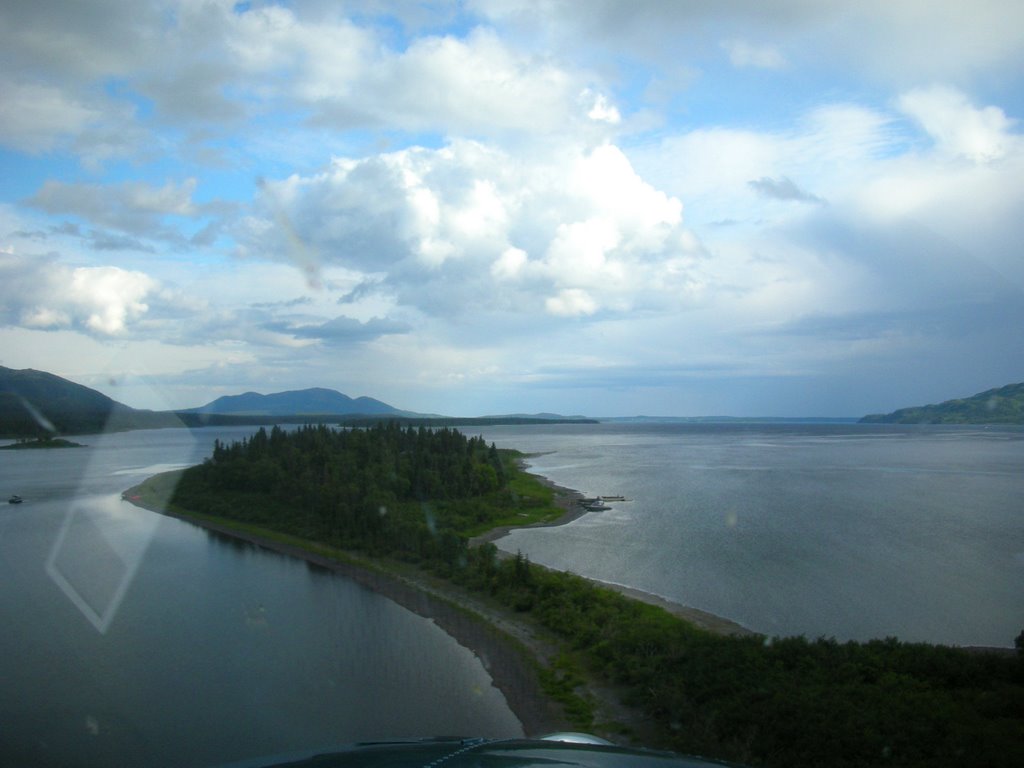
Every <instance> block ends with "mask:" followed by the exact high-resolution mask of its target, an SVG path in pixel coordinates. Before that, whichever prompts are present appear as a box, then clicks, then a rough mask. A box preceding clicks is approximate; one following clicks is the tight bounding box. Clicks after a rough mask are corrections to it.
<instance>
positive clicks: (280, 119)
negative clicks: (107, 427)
mask: <svg viewBox="0 0 1024 768" xmlns="http://www.w3.org/2000/svg"><path fill="white" fill-rule="evenodd" d="M0 64H2V66H0V105H2V108H0V162H2V163H3V174H0V176H2V177H3V178H2V180H0V364H2V365H5V366H8V367H14V368H24V367H34V368H38V369H43V370H48V371H52V372H54V373H57V374H60V375H62V376H66V377H69V378H72V379H74V380H76V381H80V382H82V383H86V384H89V385H90V386H94V387H97V388H99V389H101V390H102V391H104V392H107V393H108V394H110V395H112V396H113V397H115V398H117V399H119V400H121V401H123V402H126V403H128V404H130V405H134V406H139V407H152V408H168V407H188V406H195V405H199V404H202V403H205V402H207V401H209V400H211V399H213V398H214V397H217V396H219V395H221V394H232V393H238V392H242V391H246V390H257V391H262V392H270V391H279V390H283V389H295V388H302V387H308V386H325V387H332V388H336V389H339V390H341V391H343V392H345V393H347V394H349V395H352V396H358V395H370V396H373V397H377V398H380V399H382V400H385V401H387V402H389V403H392V404H393V405H396V406H398V407H401V408H407V409H411V410H417V411H423V412H437V413H448V414H453V415H476V414H483V413H503V412H534V411H559V412H563V413H583V414H588V415H631V414H638V413H645V414H650V415H709V414H731V415H794V416H807V415H823V416H837V415H860V414H863V413H866V412H873V411H888V410H892V409H894V408H897V407H900V406H904V405H911V404H917V403H920V402H933V401H938V400H942V399H947V398H951V397H956V396H961V395H967V394H971V393H973V392H975V391H979V390H982V389H986V388H989V387H994V386H999V385H1002V384H1005V383H1009V382H1011V381H1020V380H1024V345H1022V343H1021V340H1020V335H1021V334H1020V329H1021V328H1024V257H1022V255H1021V251H1020V243H1021V242H1024V216H1021V212H1022V211H1024V181H1022V179H1024V133H1022V128H1021V123H1020V118H1021V115H1022V114H1024V104H1022V97H1024V82H1022V80H1024V7H1022V6H1021V4H1020V3H1018V2H1012V1H1011V0H1006V1H1005V2H1004V1H1003V0H990V1H988V2H981V1H979V0H971V1H970V2H967V1H966V0H965V2H950V3H943V4H941V6H940V7H937V6H935V4H929V3H923V2H917V1H916V0H897V1H896V2H882V1H881V0H879V1H878V2H873V1H869V2H863V3H855V4H854V3H839V2H817V1H815V2H810V1H805V0H783V1H780V2H774V3H761V2H749V3H748V2H742V1H737V2H726V3H703V2H686V3H663V2H654V1H653V0H652V1H651V2H645V1H642V0H641V1H639V2H638V0H631V1H630V2H625V1H624V0H595V1H594V2H588V3H586V4H583V3H576V2H558V1H557V0H551V1H548V2H541V1H540V0H537V1H534V2H531V1H528V0H521V1H517V0H505V1H494V2H483V1H481V2H466V3H462V4H458V5H451V4H447V3H443V4H442V3H439V4H436V5H434V4H431V3H425V4H423V3H417V4H411V3H400V2H395V3H390V2H380V1H379V0H378V1H375V2H371V1H370V0H367V2H347V3H325V2H317V1H315V0H310V2H302V1H296V2H289V3H275V2H245V3H239V2H233V1H231V0H182V1H181V2H139V1H138V0H132V1H130V2H129V1H128V0H124V1H122V0H67V1H66V2H57V1H55V0H48V1H47V2H41V3H4V4H3V6H2V8H0Z"/></svg>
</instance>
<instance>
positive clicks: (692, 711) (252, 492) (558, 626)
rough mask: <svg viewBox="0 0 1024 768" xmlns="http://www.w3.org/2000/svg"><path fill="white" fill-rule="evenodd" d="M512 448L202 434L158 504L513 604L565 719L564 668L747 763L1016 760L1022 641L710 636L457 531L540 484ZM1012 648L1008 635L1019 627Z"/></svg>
mask: <svg viewBox="0 0 1024 768" xmlns="http://www.w3.org/2000/svg"><path fill="white" fill-rule="evenodd" d="M528 481H529V482H532V481H531V480H530V478H529V476H527V475H525V473H522V472H521V471H520V470H519V469H518V467H517V466H516V464H515V461H514V452H506V451H499V450H497V449H496V448H495V446H494V445H493V444H492V445H489V446H488V445H487V444H486V443H485V442H484V440H483V439H482V438H479V437H476V438H473V437H466V436H464V435H463V434H461V433H459V432H458V431H456V430H452V429H447V428H444V429H427V428H424V427H420V428H413V427H408V426H401V425H398V424H395V423H388V424H384V423H381V424H377V425H375V426H373V427H370V428H367V429H348V430H337V429H332V428H328V427H324V426H305V427H302V428H300V429H297V430H294V431H285V430H282V429H280V428H278V427H274V428H273V429H271V430H270V431H269V432H267V431H266V430H264V429H260V430H259V431H258V432H256V433H255V434H254V435H253V436H252V437H250V438H248V439H246V440H242V441H239V442H235V443H232V444H230V445H224V444H222V443H220V442H218V443H216V444H215V446H214V450H213V454H212V456H211V457H210V458H209V459H207V460H206V461H205V462H204V463H203V464H202V465H199V466H197V467H193V468H191V469H189V470H187V471H186V472H185V473H184V476H183V479H182V482H181V483H180V484H179V485H178V488H177V491H176V493H175V497H174V499H173V501H174V503H175V504H177V505H179V506H180V507H183V508H185V509H189V510H194V511H199V512H205V513H208V514H213V515H218V516H221V517H226V518H230V519H236V520H244V521H247V522H253V523H258V524H260V525H263V526H266V527H268V528H273V529H275V530H279V531H282V532H285V533H290V534H295V535H299V536H303V537H306V538H309V539H313V540H316V541H319V542H324V543H327V544H330V545H334V546H340V547H344V548H352V549H359V550H362V551H364V552H367V553H369V554H371V555H375V556H380V555H386V556H390V557H393V558H397V559H401V560H405V561H411V562H416V563H418V564H420V565H421V567H424V568H427V569H430V570H431V571H432V572H434V573H436V574H438V575H440V576H442V577H444V578H448V579H450V580H451V581H453V582H455V583H458V584H460V585H462V586H463V587H465V588H467V589H470V590H473V591H475V592H477V593H479V594H481V595H486V596H489V598H490V599H492V600H494V601H496V602H497V603H500V604H502V605H505V606H507V607H509V608H511V609H513V610H515V611H518V612H521V613H522V614H524V615H528V616H529V617H531V618H532V619H533V620H534V621H536V622H538V623H539V624H541V625H543V626H544V627H546V628H547V629H548V630H550V631H551V632H552V633H554V634H555V635H556V636H558V637H559V638H561V640H562V642H563V644H564V653H563V655H562V657H561V658H560V659H559V660H558V661H557V662H556V665H555V666H556V667H557V668H554V667H553V668H552V669H546V670H541V675H542V681H543V682H544V684H545V686H546V687H547V688H548V690H549V692H550V693H552V695H554V696H556V697H557V698H558V699H559V700H560V701H562V702H563V703H564V704H565V705H566V711H567V712H568V713H570V715H571V716H572V717H573V719H574V721H575V726H576V727H578V728H580V729H583V730H586V729H589V728H593V727H595V724H594V723H593V716H594V713H593V710H592V708H591V706H590V704H589V702H588V701H587V700H586V698H585V697H584V696H581V695H580V694H579V693H578V690H577V687H578V686H577V684H578V683H579V682H580V678H579V675H578V674H577V673H578V672H579V671H580V670H582V669H589V671H590V672H591V674H594V675H597V676H598V677H600V678H602V679H604V680H606V681H609V682H612V683H614V684H617V685H619V686H621V687H622V689H623V690H624V691H625V692H626V695H627V697H628V699H629V702H630V703H632V704H634V705H636V706H638V707H642V708H643V709H644V710H645V711H646V712H647V713H648V715H649V716H650V717H651V718H652V719H653V720H654V721H655V722H656V723H658V725H659V726H660V729H661V732H662V734H663V743H662V744H660V745H658V746H668V747H671V748H673V749H676V750H678V751H680V752H684V753H688V754H703V755H706V756H712V757H718V758H722V759H730V760H735V761H738V762H742V763H745V764H748V765H765V766H825V765H828V766H851V767H852V766H876V765H884V766H936V767H938V766H946V765H950V764H956V765H958V766H979V767H980V766H1017V765H1024V653H1022V654H1019V655H1017V656H1010V657H1006V656H999V655H991V654H972V653H968V652H967V651H964V650H961V649H956V648H947V647H943V646H933V645H927V644H910V643H902V642H899V641H897V640H895V639H892V638H889V639H885V640H876V641H871V642H867V643H857V642H848V643H839V642H837V641H835V640H834V639H830V638H819V639H816V640H808V639H806V638H804V637H793V638H774V639H770V640H769V639H766V638H763V637H760V636H755V637H722V636H719V635H715V634H712V633H709V632H706V631H704V630H701V629H699V628H697V627H695V626H693V625H691V624H689V623H687V622H685V621H683V620H681V619H679V618H677V617H675V616H672V615H670V614H669V613H667V612H665V611H663V610H661V609H660V608H655V607H653V606H649V605H646V604H643V603H639V602H637V601H635V600H631V599H628V598H626V597H624V596H622V595H620V594H619V593H618V592H614V591H612V590H609V589H605V588H602V587H599V586H597V585H595V584H593V583H591V582H589V581H587V580H585V579H583V578H580V577H579V576H575V575H573V574H569V573H562V572H559V571H552V570H548V569H545V568H542V567H539V566H537V565H535V564H532V563H530V561H529V559H528V558H525V557H523V556H522V555H517V556H515V557H511V558H501V557H499V552H498V550H497V548H496V547H495V546H494V545H493V544H489V543H488V544H483V545H481V546H478V547H469V546H468V535H469V532H471V531H473V530H479V529H480V528H481V527H487V526H488V525H491V524H494V523H495V522H497V521H500V520H507V519H509V518H510V517H512V518H517V516H519V515H522V514H526V513H525V512H524V511H523V510H531V511H532V510H534V508H535V506H536V505H537V504H543V503H545V502H544V498H543V492H544V490H545V489H543V487H542V486H540V484H539V483H536V482H534V484H533V485H529V484H528ZM1020 642H1021V643H1024V633H1022V639H1021V640H1020Z"/></svg>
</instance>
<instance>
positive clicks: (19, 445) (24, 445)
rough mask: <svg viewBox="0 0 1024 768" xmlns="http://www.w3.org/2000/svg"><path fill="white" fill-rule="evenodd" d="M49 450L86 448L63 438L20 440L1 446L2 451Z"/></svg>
mask: <svg viewBox="0 0 1024 768" xmlns="http://www.w3.org/2000/svg"><path fill="white" fill-rule="evenodd" d="M47 448H85V446H84V445H82V444H81V443H76V442H74V441H73V440H65V439H64V438H62V437H40V438H37V439H36V440H19V441H18V442H16V443H11V444H10V445H0V451H26V450H36V449H47Z"/></svg>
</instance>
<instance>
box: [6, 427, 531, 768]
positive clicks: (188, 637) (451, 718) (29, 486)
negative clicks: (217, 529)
mask: <svg viewBox="0 0 1024 768" xmlns="http://www.w3.org/2000/svg"><path fill="white" fill-rule="evenodd" d="M252 431H253V430H252V429H251V428H241V429H201V430H195V431H189V430H186V429H179V430H150V431H141V432H129V433H120V434H111V435H89V436H83V437H78V438H75V439H76V440H77V441H78V442H81V443H85V444H87V445H88V446H89V447H88V448H81V449H63V450H47V451H4V452H2V453H0V493H2V494H4V496H3V498H4V499H6V498H7V496H10V495H11V494H14V493H17V494H20V495H21V496H23V497H24V499H25V502H24V503H23V504H21V505H18V506H14V505H8V504H4V505H3V507H2V508H0V584H2V588H0V621H2V624H0V626H2V627H3V630H4V631H3V632H0V680H2V681H3V683H2V685H0V765H54V766H57V765H59V766H74V765H117V766H132V765H154V764H155V765H182V766H187V765H211V764H217V763H223V762H227V761H233V760H238V759H242V758H244V757H249V756H255V755H263V754H271V753H279V752H287V751H293V750H297V749H304V748H315V747H320V746H329V745H337V744H343V743H351V742H355V741H361V740H367V739H386V738H398V737H418V736H435V735H453V734H454V735H474V736H491V737H498V736H514V735H521V734H522V728H521V726H520V724H519V721H518V720H517V719H516V718H515V716H514V715H513V714H512V712H511V711H510V710H509V708H508V705H507V703H506V702H505V699H504V697H503V696H502V695H501V693H500V692H499V691H498V690H497V689H496V688H494V687H493V686H492V685H491V680H490V677H489V675H488V674H487V672H486V671H485V670H484V668H483V666H482V664H481V662H480V661H479V660H478V659H477V658H476V657H475V656H474V655H473V654H472V653H471V652H470V651H468V650H467V649H466V648H463V647H462V646H460V645H459V644H457V643H456V642H455V641H454V640H453V639H452V638H451V637H450V636H448V635H447V634H445V633H444V632H443V631H442V630H440V629H439V628H438V627H437V626H436V625H435V624H434V623H433V622H432V621H429V620H427V619H424V618H422V617H420V616H417V615H415V614H413V613H411V612H409V611H407V610H405V609H404V608H402V607H400V606H398V605H397V604H395V603H393V602H391V601H390V600H387V599H385V598H383V597H381V596H380V595H378V594H376V593H374V592H371V591H369V590H367V589H365V588H363V587H361V586H358V585H356V584H355V583H353V582H351V581H349V580H346V579H344V578H341V577H339V576H336V575H334V574H331V573H328V572H325V571H323V570H320V569H316V568H313V567H310V566H307V565H306V564H305V563H304V562H301V561H298V560H293V559H290V558H287V557H284V556H281V555H277V554H274V553H271V552H267V551H265V550H260V549H256V548H254V547H251V546H248V545H241V544H239V543H235V542H232V540H229V539H224V538H222V537H217V536H214V535H212V534H208V533H207V532H206V531H204V530H202V529H199V528H197V527H195V526H192V525H190V524H188V523H184V522H182V521H179V520H174V519H171V518H167V517H163V516H161V515H157V514H154V513H151V512H148V511H146V510H142V509H139V508H137V507H135V506H133V505H131V504H129V503H127V502H123V501H121V499H120V494H121V491H123V490H124V489H126V488H128V487H129V486H132V485H134V484H136V483H138V482H140V481H141V480H143V479H145V478H146V477H148V476H150V475H152V474H155V473H156V472H160V471H164V470H166V469H171V468H175V467H177V466H186V465H189V464H194V463H197V462H198V461H200V460H201V459H202V457H204V456H206V455H208V454H209V453H210V450H211V446H212V444H213V440H214V439H215V438H219V439H221V440H222V441H223V440H231V439H237V438H240V437H242V436H244V435H247V434H250V433H251V432H252Z"/></svg>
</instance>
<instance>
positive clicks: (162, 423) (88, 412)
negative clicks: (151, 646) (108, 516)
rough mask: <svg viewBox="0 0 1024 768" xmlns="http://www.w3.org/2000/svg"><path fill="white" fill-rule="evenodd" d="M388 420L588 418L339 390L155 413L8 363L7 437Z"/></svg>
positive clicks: (2, 390)
mask: <svg viewBox="0 0 1024 768" xmlns="http://www.w3.org/2000/svg"><path fill="white" fill-rule="evenodd" d="M380 418H387V419H399V420H401V421H403V422H407V423H411V424H423V425H427V426H483V425H493V424H529V423H543V422H552V421H581V420H582V419H567V418H564V417H560V416H557V415H555V414H543V415H536V416H484V417H479V418H452V417H447V416H438V415H434V414H421V413H414V412H412V411H403V410H400V409H398V408H395V407H394V406H391V405H388V404H387V403H384V402H381V401H380V400H375V399H374V398H372V397H357V398H351V397H349V396H348V395H344V394H342V393H341V392H337V391H335V390H333V389H323V388H321V387H314V388H311V389H301V390H294V391H290V392H276V393H273V394H269V395H261V394H259V393H257V392H246V393H244V394H241V395H226V396H224V397H218V398H217V399H216V400H213V401H212V402H209V403H207V404H206V405H203V406H200V407H198V408H185V409H182V410H179V411H148V410H141V409H138V408H131V407H129V406H127V405H125V404H124V403H119V402H117V401H116V400H113V399H111V398H109V397H107V396H106V395H104V394H102V393H100V392H97V391H96V390H94V389H90V388H89V387H86V386H83V385H81V384H76V383H75V382H73V381H68V380H67V379H63V378H61V377H60V376H56V375H54V374H52V373H47V372H45V371H36V370H33V369H31V368H28V369H25V370H14V369H12V368H4V367H3V366H0V436H2V437H38V436H42V435H54V434H88V433H95V432H117V431H123V430H128V429H155V428H160V427H203V426H231V425H239V426H241V425H259V424H288V423H296V422H302V421H317V422H327V423H344V424H355V425H360V424H365V423H373V422H374V421H376V420H378V419H380Z"/></svg>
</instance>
